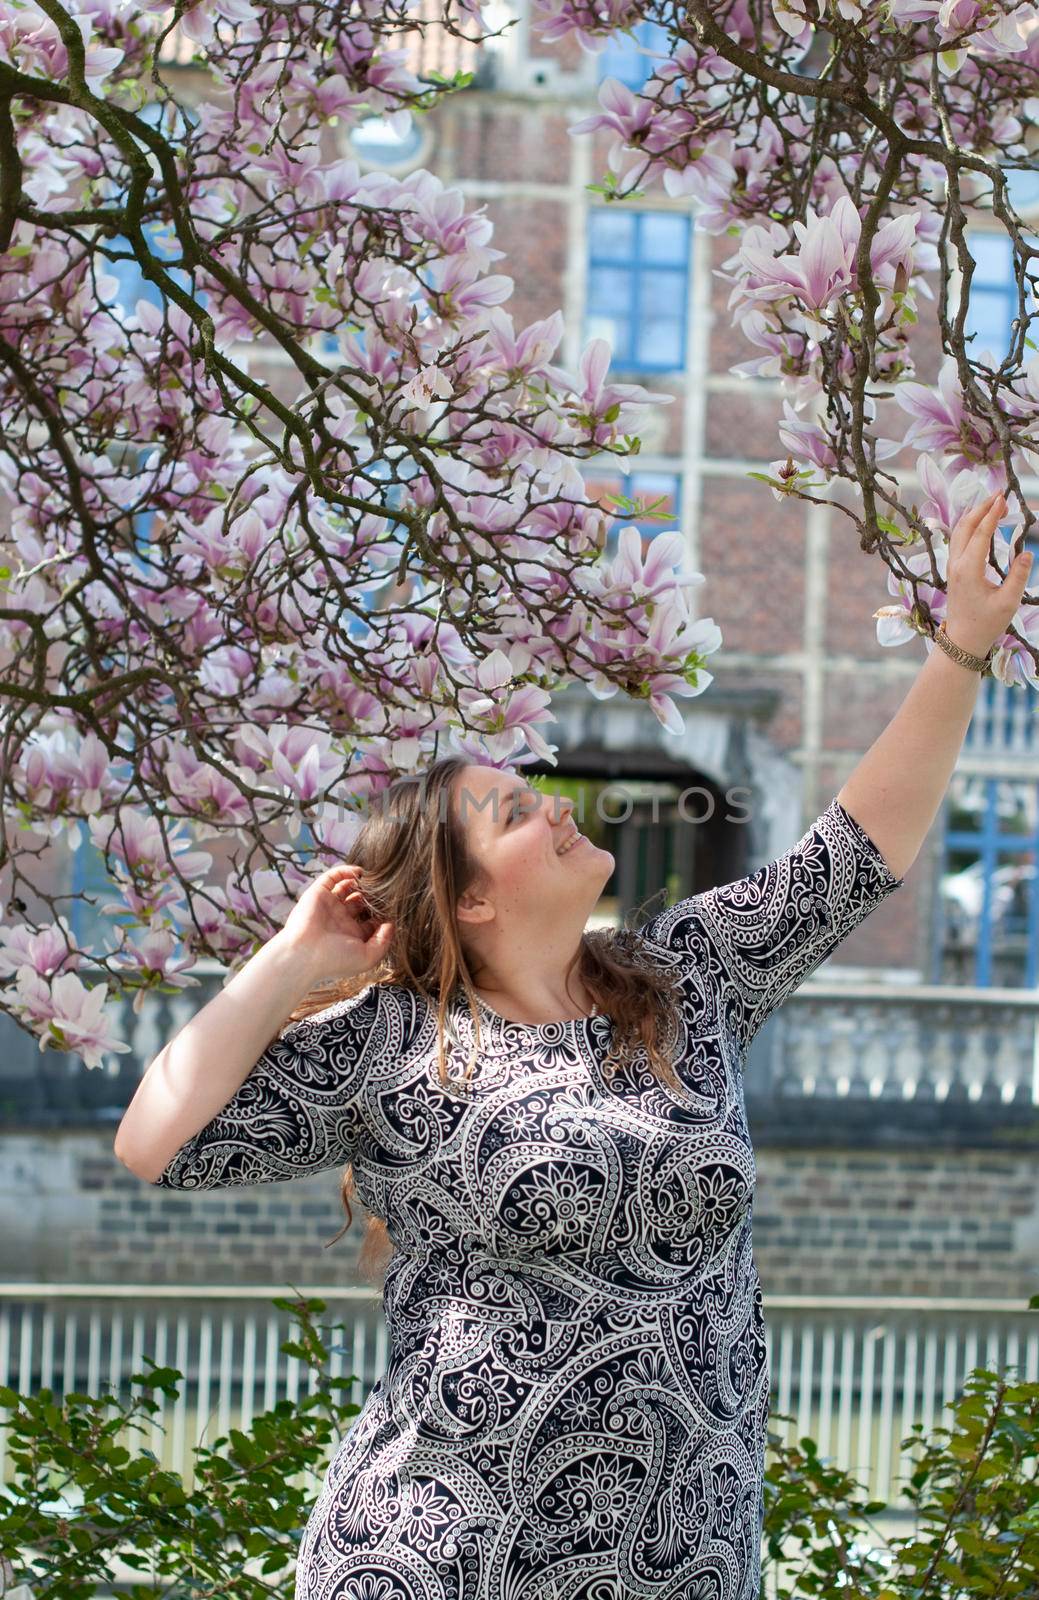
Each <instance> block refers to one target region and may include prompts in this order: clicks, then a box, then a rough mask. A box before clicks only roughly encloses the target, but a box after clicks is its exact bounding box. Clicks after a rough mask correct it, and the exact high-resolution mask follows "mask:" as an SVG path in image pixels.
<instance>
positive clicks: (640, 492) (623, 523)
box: [584, 469, 682, 556]
mask: <svg viewBox="0 0 1039 1600" xmlns="http://www.w3.org/2000/svg"><path fill="white" fill-rule="evenodd" d="M584 481H585V486H586V489H587V497H588V499H589V500H596V499H597V500H598V501H599V504H600V505H601V506H602V507H603V509H604V510H607V511H610V512H611V513H612V514H613V521H612V523H611V524H610V528H609V532H608V533H607V535H606V553H607V554H608V555H611V556H612V555H613V554H614V552H615V551H616V549H617V541H618V539H619V537H620V530H621V528H625V527H629V526H630V527H635V528H638V530H639V532H640V533H641V534H642V538H643V549H645V546H646V544H647V543H648V542H649V540H650V539H653V538H655V537H656V535H657V534H658V533H669V532H673V531H674V530H675V529H676V528H678V527H679V516H680V512H681V504H682V475H681V473H678V472H630V473H627V474H622V473H619V472H617V473H609V472H603V471H602V470H600V469H597V470H595V471H592V470H589V471H587V472H586V473H585V474H584ZM610 495H615V496H618V497H619V496H621V495H623V496H624V497H625V498H626V499H628V500H638V501H640V502H641V503H642V504H643V505H645V506H656V507H657V510H658V512H662V513H664V514H665V515H664V516H663V517H661V516H655V517H653V518H652V519H649V518H640V517H631V516H625V514H624V513H623V512H622V511H617V510H616V508H615V506H614V503H613V502H612V501H611V500H610V499H609V498H608V496H610ZM661 500H663V501H664V503H663V504H662V505H661V504H660V502H661Z"/></svg>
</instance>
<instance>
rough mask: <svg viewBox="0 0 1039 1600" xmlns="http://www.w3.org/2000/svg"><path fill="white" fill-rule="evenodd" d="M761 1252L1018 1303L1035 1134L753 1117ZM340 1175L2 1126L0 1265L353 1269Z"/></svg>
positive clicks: (287, 1273)
mask: <svg viewBox="0 0 1039 1600" xmlns="http://www.w3.org/2000/svg"><path fill="white" fill-rule="evenodd" d="M750 1121H751V1129H752V1135H753V1137H754V1140H755V1159H756V1162H757V1169H758V1187H757V1197H756V1203H755V1211H754V1238H755V1258H756V1261H757V1264H758V1270H759V1272H760V1274H761V1279H762V1283H763V1285H764V1289H765V1294H766V1297H767V1296H768V1295H769V1294H775V1295H779V1294H810V1295H812V1294H818V1295H832V1294H862V1295H883V1294H891V1295H910V1294H912V1295H933V1296H949V1297H954V1298H962V1297H975V1296H976V1297H978V1298H1010V1299H1020V1300H1021V1302H1022V1305H1024V1303H1025V1301H1026V1300H1027V1298H1028V1296H1029V1295H1030V1294H1034V1293H1036V1292H1037V1291H1039V1186H1037V1184H1036V1179H1035V1173H1036V1162H1035V1154H1034V1148H1031V1149H1029V1148H1024V1149H1019V1150H1017V1149H1009V1150H1000V1149H979V1150H971V1149H965V1148H942V1149H931V1150H928V1149H926V1148H906V1149H899V1150H883V1149H863V1148H862V1147H861V1145H851V1146H849V1147H847V1148H842V1147H841V1146H840V1144H839V1142H838V1140H837V1139H836V1138H835V1136H834V1135H833V1134H831V1137H832V1138H834V1142H833V1143H828V1145H827V1147H826V1148H824V1149H812V1148H803V1147H801V1148H794V1147H791V1146H790V1145H786V1146H784V1145H778V1144H772V1143H771V1142H770V1140H769V1137H768V1132H767V1128H765V1127H764V1126H762V1128H761V1129H760V1130H759V1129H758V1127H757V1126H756V1124H755V1117H754V1115H753V1112H752V1113H751V1116H750ZM342 1220H343V1212H342V1210H341V1208H340V1202H339V1179H338V1174H337V1173H336V1172H324V1173H319V1174H317V1175H315V1176H314V1177H310V1178H303V1179H298V1180H296V1181H295V1182H292V1183H284V1184H282V1183H279V1184H261V1185H257V1186H255V1187H252V1188H248V1189H220V1190H208V1191H205V1192H201V1193H197V1194H185V1193H181V1192H177V1191H172V1190H167V1189H156V1188H154V1187H152V1186H151V1185H149V1184H147V1183H144V1182H142V1181H141V1180H140V1179H138V1178H135V1177H134V1176H133V1174H132V1173H130V1172H128V1171H127V1170H126V1169H125V1168H124V1167H123V1166H122V1165H121V1164H120V1162H118V1161H117V1160H116V1158H115V1156H114V1155H113V1153H112V1148H111V1134H110V1132H109V1131H108V1130H104V1131H100V1130H86V1129H80V1130H75V1131H60V1130H54V1131H45V1132H36V1133H25V1134H18V1133H12V1132H7V1133H5V1134H4V1135H3V1137H2V1139H0V1277H2V1278H3V1279H4V1280H6V1281H8V1282H10V1281H19V1282H25V1281H45V1282H51V1281H54V1282H86V1283H98V1284H122V1283H198V1284H202V1283H209V1284H217V1285H219V1284H231V1283H234V1284H252V1283H258V1284H283V1285H285V1286H286V1287H288V1286H289V1285H290V1284H291V1285H292V1286H294V1287H298V1288H306V1287H308V1286H313V1285H316V1284H325V1285H327V1284H333V1283H359V1282H363V1281H365V1280H364V1279H362V1278H361V1277H359V1275H358V1272H357V1257H358V1251H359V1248H360V1245H361V1241H362V1237H363V1230H364V1225H365V1222H366V1218H365V1216H364V1213H363V1212H361V1211H360V1210H359V1208H356V1207H355V1217H354V1224H353V1226H352V1227H351V1228H350V1229H349V1230H348V1231H347V1233H345V1234H344V1235H343V1237H342V1238H341V1239H340V1240H339V1241H338V1243H336V1244H335V1245H333V1246H331V1247H330V1248H328V1249H325V1248H323V1246H324V1242H325V1241H326V1240H328V1239H329V1238H331V1236H332V1235H333V1234H334V1233H335V1232H336V1231H337V1230H338V1228H339V1226H340V1224H341V1222H342Z"/></svg>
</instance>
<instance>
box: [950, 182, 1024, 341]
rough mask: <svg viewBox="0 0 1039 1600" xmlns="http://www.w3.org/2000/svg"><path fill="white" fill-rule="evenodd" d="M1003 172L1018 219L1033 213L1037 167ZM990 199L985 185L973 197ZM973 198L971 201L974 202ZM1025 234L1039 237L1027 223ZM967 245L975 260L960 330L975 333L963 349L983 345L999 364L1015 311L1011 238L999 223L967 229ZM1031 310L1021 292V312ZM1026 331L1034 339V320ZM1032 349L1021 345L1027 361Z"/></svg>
mask: <svg viewBox="0 0 1039 1600" xmlns="http://www.w3.org/2000/svg"><path fill="white" fill-rule="evenodd" d="M1004 176H1005V177H1006V180H1007V194H1008V197H1009V200H1010V204H1011V206H1012V207H1013V209H1014V210H1015V211H1016V212H1017V214H1018V216H1019V217H1020V218H1021V219H1022V221H1023V222H1027V221H1028V220H1029V218H1034V217H1035V214H1036V212H1037V210H1039V172H1024V171H1012V170H1011V171H1007V172H1006V173H1005V174H1004ZM991 198H992V191H991V189H990V188H986V190H985V193H984V196H979V197H978V199H979V200H984V201H990V200H991ZM977 203H978V202H977V201H976V202H975V204H977ZM997 226H998V225H997ZM1024 235H1025V238H1026V240H1028V242H1030V243H1032V244H1034V243H1035V242H1036V239H1037V237H1039V236H1037V234H1036V229H1035V227H1030V228H1026V229H1025V230H1024ZM967 248H968V249H969V250H970V253H971V255H972V256H973V257H974V261H975V263H976V265H975V269H974V276H973V277H972V278H971V282H970V303H969V305H968V308H967V321H966V327H965V330H964V331H965V333H966V334H967V336H968V338H969V336H970V335H971V334H972V333H973V334H976V336H977V337H976V338H975V339H974V341H973V343H972V344H970V345H969V346H968V349H969V350H970V353H971V355H972V356H974V357H975V358H977V356H978V355H980V354H981V352H982V351H984V350H988V351H989V352H990V354H991V355H992V356H994V357H995V360H996V364H997V366H998V365H999V363H1000V362H1001V361H1002V360H1003V358H1004V357H1005V355H1006V353H1007V351H1008V350H1009V349H1010V340H1011V336H1012V333H1013V329H1012V327H1011V324H1012V323H1013V321H1014V318H1015V317H1016V316H1017V314H1018V303H1017V284H1016V282H1015V280H1014V253H1013V250H1012V248H1011V242H1010V237H1009V235H1008V234H1006V233H1005V232H1004V231H1003V229H1002V227H1001V226H998V231H995V232H988V231H982V230H980V229H978V230H972V231H971V232H970V233H969V235H968V238H967ZM1030 309H1031V306H1030V301H1029V296H1028V294H1027V292H1026V294H1025V312H1026V315H1027V313H1028V311H1029V310H1030ZM1026 334H1027V335H1028V337H1030V338H1031V339H1032V340H1033V341H1036V324H1035V322H1034V321H1033V322H1032V325H1031V328H1030V329H1026ZM1033 353H1034V352H1031V351H1029V350H1028V347H1027V345H1026V346H1025V359H1026V360H1027V359H1028V357H1029V355H1031V354H1033Z"/></svg>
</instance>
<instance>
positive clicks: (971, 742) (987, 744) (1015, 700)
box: [963, 523, 1039, 756]
mask: <svg viewBox="0 0 1039 1600" xmlns="http://www.w3.org/2000/svg"><path fill="white" fill-rule="evenodd" d="M1002 531H1003V533H1009V532H1010V525H1009V524H1006V523H1004V524H1003V525H1002ZM1024 548H1025V549H1026V550H1031V552H1032V555H1033V562H1032V570H1033V571H1036V570H1037V566H1036V563H1037V562H1039V539H1026V540H1025V543H1024ZM1033 587H1034V586H1033V584H1032V582H1031V580H1029V583H1028V591H1030V590H1032V588H1033ZM1028 591H1026V592H1028ZM963 748H964V750H966V751H968V752H969V753H971V754H980V753H982V752H987V753H988V754H991V755H1001V756H1006V755H1020V754H1024V753H1026V752H1028V751H1031V750H1039V732H1037V731H1036V723H1035V710H1034V707H1033V705H1032V693H1031V691H1030V690H1028V689H1024V688H1022V687H1021V686H1020V685H1016V686H1015V687H1014V688H1008V687H1007V685H1006V684H1005V683H1000V682H999V679H998V678H983V679H982V681H981V684H980V685H979V690H978V698H977V702H976V703H975V706H974V711H973V713H972V715H971V719H970V722H969V723H968V724H967V732H966V734H965V735H964V740H963Z"/></svg>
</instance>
